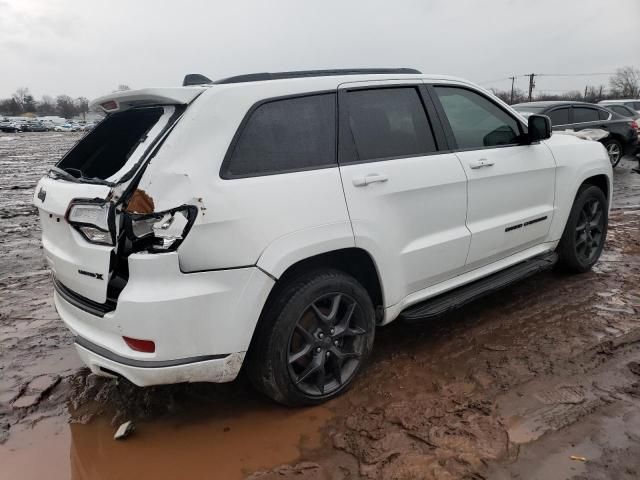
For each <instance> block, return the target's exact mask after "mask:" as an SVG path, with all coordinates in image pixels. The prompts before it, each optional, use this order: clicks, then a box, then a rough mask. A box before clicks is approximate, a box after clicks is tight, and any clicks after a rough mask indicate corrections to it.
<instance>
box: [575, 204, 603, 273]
mask: <svg viewBox="0 0 640 480" xmlns="http://www.w3.org/2000/svg"><path fill="white" fill-rule="evenodd" d="M603 233H604V210H603V205H602V204H601V202H600V201H599V200H597V199H594V198H592V199H590V200H588V201H587V202H586V203H585V204H584V206H583V207H582V210H580V215H579V216H578V224H577V226H576V242H575V245H576V253H577V254H578V257H579V258H580V259H581V260H582V261H583V262H585V263H589V262H591V261H592V260H593V258H594V257H595V256H596V255H597V254H598V251H599V250H600V247H601V244H602V241H603Z"/></svg>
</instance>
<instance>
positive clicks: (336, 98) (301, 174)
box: [34, 69, 611, 405]
mask: <svg viewBox="0 0 640 480" xmlns="http://www.w3.org/2000/svg"><path fill="white" fill-rule="evenodd" d="M185 83H186V85H187V86H183V87H178V88H151V89H144V90H137V91H124V92H116V93H113V94H111V95H108V96H106V97H103V98H100V99H98V100H96V101H95V102H94V104H97V105H99V106H101V107H102V109H103V110H104V111H105V112H106V113H107V114H108V116H107V118H106V119H105V120H104V121H102V122H101V123H100V124H99V125H97V126H96V128H95V129H94V130H93V131H91V132H90V133H88V134H87V135H86V136H85V137H84V138H83V139H82V140H81V141H80V142H79V143H78V144H77V145H75V146H74V147H73V148H72V149H71V150H70V151H69V153H67V154H66V156H65V157H64V158H63V159H62V160H61V161H60V162H59V163H58V164H57V166H56V167H54V168H53V169H52V170H51V171H50V172H49V174H48V175H47V176H46V177H44V178H43V179H42V180H40V182H39V184H38V186H37V188H36V192H35V195H34V203H35V205H36V207H37V208H38V209H39V211H40V219H41V225H42V242H43V246H44V252H45V255H46V258H47V260H48V263H49V265H50V267H51V270H52V272H53V278H54V285H55V305H56V308H57V310H58V312H59V314H60V317H61V318H62V319H63V320H64V322H65V323H66V324H67V326H68V327H69V328H70V329H71V330H72V332H73V333H74V335H75V336H76V345H77V350H78V353H79V354H80V356H81V357H82V359H83V360H84V362H85V363H86V364H87V365H88V366H89V367H90V368H91V370H92V371H93V372H94V373H96V374H99V375H107V376H123V377H125V378H127V379H129V380H130V381H131V382H133V383H135V384H137V385H141V386H146V385H154V384H165V383H176V382H200V381H205V382H227V381H230V380H233V379H234V378H235V377H236V375H237V374H238V372H239V370H240V368H241V367H242V365H243V363H246V370H247V373H248V374H249V377H250V378H251V379H252V381H253V383H254V384H255V385H256V386H257V387H258V388H259V389H260V390H261V391H263V392H264V393H266V394H267V395H268V396H270V397H271V398H273V399H275V400H276V401H278V402H282V403H285V404H290V405H303V404H314V403H319V402H322V401H324V400H327V399H329V398H331V397H334V396H335V395H337V394H339V393H341V392H342V391H344V390H345V388H347V387H348V386H349V384H351V383H352V380H353V379H354V377H355V376H356V374H357V372H358V371H359V370H360V369H361V368H362V366H363V365H364V363H365V361H366V359H367V357H368V355H369V353H370V352H371V349H372V346H373V339H374V331H375V330H376V327H379V326H381V325H385V324H387V323H389V322H391V321H393V320H395V319H397V318H404V319H405V320H407V321H421V320H425V319H429V318H432V317H434V316H436V315H439V314H441V313H443V312H445V311H447V310H449V309H451V308H454V307H456V306H459V305H462V304H464V303H466V302H468V301H470V300H472V299H474V298H477V297H478V296H480V295H482V294H484V293H486V292H489V291H492V290H495V289H496V288H498V287H501V286H503V285H506V284H508V283H510V282H512V281H515V280H517V279H520V278H523V277H525V276H527V275H530V274H532V273H534V272H536V271H539V270H541V269H544V268H548V267H550V266H551V265H553V264H554V263H555V262H556V260H557V259H559V261H560V262H561V263H562V264H563V265H564V266H565V267H567V268H568V269H570V270H573V271H577V272H584V271H587V270H589V269H590V268H591V267H592V265H593V264H594V263H595V262H596V261H597V259H598V257H599V255H600V252H601V251H602V248H603V243H604V241H605V236H606V230H607V217H608V210H609V204H610V201H609V200H610V197H611V165H610V163H609V160H608V158H607V153H606V151H605V149H604V148H603V146H602V145H601V144H600V143H597V142H592V141H587V140H582V139H579V138H576V137H573V136H569V135H561V134H555V135H554V136H553V137H551V138H550V135H551V127H550V122H549V119H548V118H547V117H543V116H538V115H531V116H530V117H529V118H528V122H527V121H525V120H524V118H523V117H521V116H520V115H519V114H518V113H517V112H515V111H514V110H513V109H511V108H510V107H509V106H507V105H506V104H504V103H503V102H501V101H500V100H498V99H497V98H495V97H494V96H492V95H491V94H490V93H488V92H487V91H486V90H484V89H482V88H480V87H477V86H475V85H473V84H471V83H469V82H466V81H464V80H460V79H456V78H451V77H446V76H439V75H422V74H420V72H417V71H415V70H410V69H376V70H344V71H313V72H289V73H279V74H252V75H244V76H240V77H233V78H228V79H224V80H220V81H216V82H211V81H209V80H208V79H206V78H205V77H202V76H198V75H195V76H187V77H185ZM193 83H198V85H192V84H193ZM245 360H246V361H245Z"/></svg>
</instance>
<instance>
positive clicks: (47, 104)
mask: <svg viewBox="0 0 640 480" xmlns="http://www.w3.org/2000/svg"><path fill="white" fill-rule="evenodd" d="M37 111H38V114H39V115H44V116H46V115H55V114H56V101H55V100H54V99H53V97H50V96H49V95H43V96H42V99H41V100H40V101H39V102H38V110H37Z"/></svg>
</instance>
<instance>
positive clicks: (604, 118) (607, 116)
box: [598, 110, 610, 120]
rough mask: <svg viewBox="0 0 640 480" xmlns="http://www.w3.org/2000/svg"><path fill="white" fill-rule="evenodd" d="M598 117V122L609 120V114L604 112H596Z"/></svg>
mask: <svg viewBox="0 0 640 480" xmlns="http://www.w3.org/2000/svg"><path fill="white" fill-rule="evenodd" d="M598 115H599V116H600V120H606V119H607V118H609V115H610V113H609V112H607V111H606V110H598Z"/></svg>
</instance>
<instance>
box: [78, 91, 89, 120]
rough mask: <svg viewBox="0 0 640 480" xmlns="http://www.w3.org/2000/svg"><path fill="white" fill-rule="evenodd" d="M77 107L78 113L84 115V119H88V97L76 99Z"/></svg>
mask: <svg viewBox="0 0 640 480" xmlns="http://www.w3.org/2000/svg"><path fill="white" fill-rule="evenodd" d="M76 107H77V109H78V113H79V114H80V115H82V119H83V120H86V119H87V113H88V112H89V100H88V99H87V98H86V97H78V98H76Z"/></svg>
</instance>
